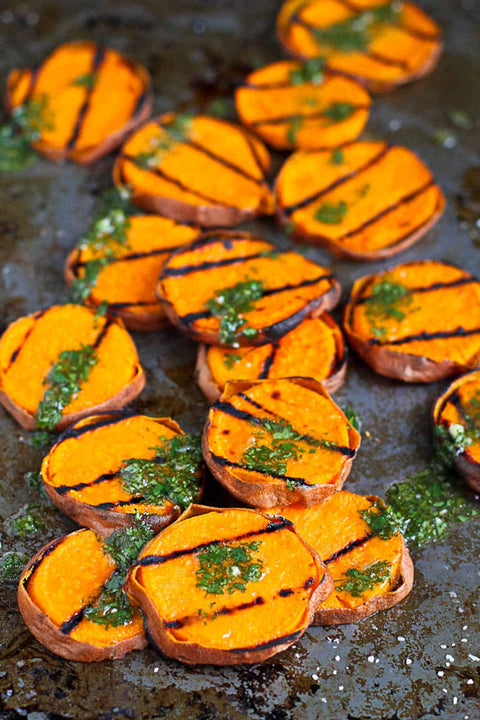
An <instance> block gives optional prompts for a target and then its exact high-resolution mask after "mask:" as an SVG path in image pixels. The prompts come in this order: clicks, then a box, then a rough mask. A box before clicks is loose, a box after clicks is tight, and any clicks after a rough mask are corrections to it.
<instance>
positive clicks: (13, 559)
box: [0, 552, 28, 581]
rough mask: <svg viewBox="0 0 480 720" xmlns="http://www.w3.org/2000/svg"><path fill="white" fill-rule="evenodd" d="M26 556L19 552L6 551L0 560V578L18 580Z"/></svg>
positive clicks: (26, 560) (25, 561) (26, 559)
mask: <svg viewBox="0 0 480 720" xmlns="http://www.w3.org/2000/svg"><path fill="white" fill-rule="evenodd" d="M27 562H28V557H27V556H26V555H24V554H23V553H19V552H7V553H5V555H4V556H3V557H2V559H1V560H0V580H14V581H16V580H18V578H19V576H20V574H21V572H22V570H23V568H24V567H25V565H26V564H27Z"/></svg>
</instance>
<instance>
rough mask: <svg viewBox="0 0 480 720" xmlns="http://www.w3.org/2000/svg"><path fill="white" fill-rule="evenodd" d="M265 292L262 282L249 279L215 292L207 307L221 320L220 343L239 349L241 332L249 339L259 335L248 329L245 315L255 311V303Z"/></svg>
mask: <svg viewBox="0 0 480 720" xmlns="http://www.w3.org/2000/svg"><path fill="white" fill-rule="evenodd" d="M264 292H265V286H264V284H263V282H262V281H261V280H248V279H247V280H245V281H241V282H238V283H237V284H236V285H233V286H232V287H227V288H222V289H221V290H217V291H216V292H215V296H214V297H213V298H210V300H208V302H207V303H206V305H205V307H206V308H207V309H208V310H210V312H211V313H212V315H214V317H218V318H220V331H219V332H220V342H222V343H223V344H224V345H231V346H232V347H238V342H236V336H237V332H238V331H239V330H241V332H242V335H244V336H245V337H247V338H253V337H255V336H256V335H257V330H255V328H250V327H248V325H247V321H246V319H245V317H244V313H248V312H250V311H251V310H253V309H254V304H253V303H254V301H255V300H259V299H260V298H261V297H262V295H263V293H264Z"/></svg>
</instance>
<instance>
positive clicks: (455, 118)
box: [449, 110, 473, 130]
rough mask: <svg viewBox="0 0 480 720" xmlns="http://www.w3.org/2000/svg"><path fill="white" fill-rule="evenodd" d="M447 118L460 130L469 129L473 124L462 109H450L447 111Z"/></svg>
mask: <svg viewBox="0 0 480 720" xmlns="http://www.w3.org/2000/svg"><path fill="white" fill-rule="evenodd" d="M449 118H450V120H451V121H452V123H453V124H454V125H456V126H457V127H459V128H462V130H470V128H471V127H472V125H473V122H472V118H471V117H470V115H468V114H467V113H466V112H464V111H463V110H452V111H451V112H450V113H449Z"/></svg>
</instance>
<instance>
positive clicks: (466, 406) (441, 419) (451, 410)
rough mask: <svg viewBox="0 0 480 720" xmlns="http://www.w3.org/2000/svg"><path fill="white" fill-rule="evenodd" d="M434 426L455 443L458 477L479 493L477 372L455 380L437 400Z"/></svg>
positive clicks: (479, 375)
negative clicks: (444, 431) (443, 429)
mask: <svg viewBox="0 0 480 720" xmlns="http://www.w3.org/2000/svg"><path fill="white" fill-rule="evenodd" d="M433 420H434V422H435V425H437V426H440V427H443V428H445V429H446V430H447V431H448V434H449V435H450V436H451V438H450V439H451V441H452V442H453V441H455V440H457V444H458V448H457V449H458V452H457V454H456V455H455V457H454V464H455V467H456V469H457V470H458V472H459V473H460V475H462V477H464V478H465V480H466V481H467V483H468V484H469V485H470V486H471V487H472V488H473V489H474V490H476V491H477V492H478V491H479V490H480V371H477V372H473V373H469V374H468V375H464V376H463V377H461V378H458V380H455V381H454V382H453V383H452V384H451V385H450V386H449V388H448V389H447V390H446V392H444V393H443V395H442V396H441V397H440V398H439V399H438V400H437V402H436V403H435V407H434V410H433Z"/></svg>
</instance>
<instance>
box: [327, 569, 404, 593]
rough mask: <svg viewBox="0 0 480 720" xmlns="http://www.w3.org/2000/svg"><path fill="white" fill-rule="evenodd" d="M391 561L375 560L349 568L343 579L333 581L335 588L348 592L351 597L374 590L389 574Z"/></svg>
mask: <svg viewBox="0 0 480 720" xmlns="http://www.w3.org/2000/svg"><path fill="white" fill-rule="evenodd" d="M391 567H392V565H391V563H389V562H388V561H387V560H377V561H376V562H373V563H371V564H370V565H367V566H366V567H364V568H363V570H358V568H349V569H348V570H347V572H346V573H345V579H344V580H337V581H335V589H336V590H338V591H340V592H348V593H350V595H352V597H357V598H360V597H363V596H364V594H365V593H366V591H367V590H374V589H375V588H376V586H377V585H379V584H380V583H382V582H383V581H384V580H386V579H387V578H388V577H389V576H390V570H391Z"/></svg>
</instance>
